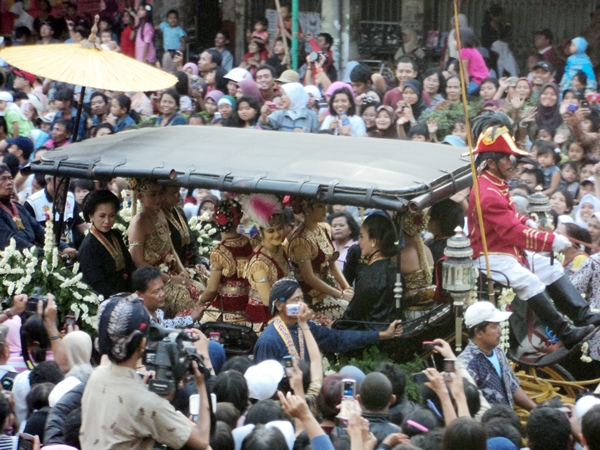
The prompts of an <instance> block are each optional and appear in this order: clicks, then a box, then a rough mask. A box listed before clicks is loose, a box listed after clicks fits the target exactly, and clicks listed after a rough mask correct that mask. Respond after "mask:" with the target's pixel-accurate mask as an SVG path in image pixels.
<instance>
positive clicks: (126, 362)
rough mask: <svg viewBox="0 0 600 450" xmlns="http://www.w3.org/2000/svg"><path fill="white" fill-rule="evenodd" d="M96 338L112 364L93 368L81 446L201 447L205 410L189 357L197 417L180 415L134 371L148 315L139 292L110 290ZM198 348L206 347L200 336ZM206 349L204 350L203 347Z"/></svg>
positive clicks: (205, 437)
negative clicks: (114, 293)
mask: <svg viewBox="0 0 600 450" xmlns="http://www.w3.org/2000/svg"><path fill="white" fill-rule="evenodd" d="M98 315H99V323H98V336H99V337H98V344H99V347H100V352H101V353H102V354H106V355H108V357H109V359H110V360H111V362H112V364H110V365H107V366H101V367H99V368H97V369H96V370H95V371H94V373H93V374H92V376H91V377H90V379H89V381H88V383H87V385H86V389H85V391H84V393H83V399H82V412H81V414H82V416H81V419H82V421H81V422H82V424H81V431H80V434H79V437H80V441H81V448H98V449H101V448H103V449H106V448H111V449H115V450H116V449H131V448H137V449H148V450H150V449H152V448H154V443H155V442H160V443H162V444H165V445H167V446H169V447H171V448H174V449H178V448H182V447H183V446H184V445H187V446H188V447H189V448H193V449H201V450H204V449H206V448H208V446H209V434H210V410H209V402H208V394H207V391H206V385H205V383H204V376H203V375H202V374H201V373H200V371H199V369H198V365H197V364H196V363H195V362H193V363H192V367H193V370H194V380H195V383H196V387H197V388H198V393H199V394H200V408H199V414H198V420H197V423H196V424H194V423H193V422H191V421H190V420H188V419H186V418H185V417H184V416H182V415H181V414H180V413H178V412H177V411H176V410H175V408H174V407H173V406H172V405H171V404H170V403H169V401H168V400H166V399H165V398H162V397H160V396H158V395H157V394H154V393H151V392H148V389H147V386H146V385H145V384H144V382H143V381H142V378H141V377H140V375H138V374H137V373H136V369H137V367H138V362H139V360H140V358H141V357H142V356H143V355H144V352H145V347H146V338H147V333H148V325H149V324H150V316H149V315H148V311H147V310H146V308H144V305H143V304H142V301H141V299H140V298H138V297H137V296H134V295H130V296H127V297H119V296H115V297H113V298H111V299H110V300H107V301H106V302H104V303H103V304H102V305H101V306H100V311H99V314H98ZM190 333H194V334H195V335H196V336H197V337H198V338H199V340H198V341H196V342H195V343H194V346H195V347H196V349H197V351H198V353H206V352H207V349H205V348H204V347H206V346H207V340H206V338H204V339H201V338H203V336H202V334H201V333H200V332H198V331H196V330H191V331H190ZM205 350H206V352H205Z"/></svg>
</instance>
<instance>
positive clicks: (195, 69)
mask: <svg viewBox="0 0 600 450" xmlns="http://www.w3.org/2000/svg"><path fill="white" fill-rule="evenodd" d="M185 69H192V75H198V64H194V63H187V64H186V65H185V66H183V71H184V72H185Z"/></svg>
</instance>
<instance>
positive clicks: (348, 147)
mask: <svg viewBox="0 0 600 450" xmlns="http://www.w3.org/2000/svg"><path fill="white" fill-rule="evenodd" d="M463 151H464V149H461V148H457V147H451V146H448V145H440V144H425V143H414V142H410V141H399V140H387V139H363V138H350V137H337V136H330V135H328V134H325V135H324V134H319V135H315V134H303V133H285V132H270V131H259V130H243V129H231V128H222V127H203V126H186V127H181V126H180V127H165V128H144V129H140V130H132V131H124V132H121V133H118V134H116V135H111V136H104V137H100V138H95V139H88V140H86V141H83V142H79V143H76V144H73V145H69V146H67V147H63V148H61V149H60V150H54V151H49V152H46V153H45V154H44V155H43V157H42V159H41V161H40V162H39V163H36V164H34V165H33V171H34V172H42V173H46V174H54V175H60V176H67V177H73V178H88V179H106V180H108V179H111V178H114V177H140V178H142V177H143V178H151V179H156V180H164V182H165V183H167V184H175V185H184V186H187V187H190V188H195V187H199V188H208V189H219V190H222V191H235V192H241V193H250V192H265V193H274V194H297V195H303V196H309V197H315V196H316V197H319V198H321V199H322V200H323V201H325V202H329V203H341V204H348V205H356V206H365V207H379V208H386V209H394V210H400V209H402V208H403V206H404V205H406V204H407V202H408V201H413V203H412V205H414V206H415V207H425V206H428V205H430V204H432V203H434V202H436V201H438V200H441V199H443V198H447V197H449V196H451V195H452V194H454V193H455V192H456V191H458V190H461V189H463V188H465V187H467V186H469V185H470V184H471V176H470V173H469V167H468V166H467V165H466V162H465V160H464V159H461V158H460V153H461V152H463Z"/></svg>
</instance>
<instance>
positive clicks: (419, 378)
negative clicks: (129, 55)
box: [412, 372, 429, 384]
mask: <svg viewBox="0 0 600 450" xmlns="http://www.w3.org/2000/svg"><path fill="white" fill-rule="evenodd" d="M412 380H413V382H415V383H416V384H423V383H427V382H428V381H429V378H427V375H425V374H424V373H423V372H417V373H413V374H412Z"/></svg>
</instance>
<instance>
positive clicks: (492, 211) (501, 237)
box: [468, 170, 554, 263]
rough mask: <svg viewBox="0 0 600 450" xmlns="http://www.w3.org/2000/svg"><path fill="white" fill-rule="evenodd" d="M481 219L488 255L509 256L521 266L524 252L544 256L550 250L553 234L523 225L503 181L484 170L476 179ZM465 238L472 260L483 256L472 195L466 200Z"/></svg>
mask: <svg viewBox="0 0 600 450" xmlns="http://www.w3.org/2000/svg"><path fill="white" fill-rule="evenodd" d="M477 181H478V183H479V196H480V199H481V210H482V215H483V227H484V230H485V236H486V239H487V246H488V252H489V253H490V254H503V255H511V256H514V257H515V258H517V259H518V260H519V261H521V262H522V263H525V261H526V258H525V254H524V250H532V251H535V252H548V251H551V250H552V242H553V241H554V234H552V233H546V232H544V231H537V230H534V229H533V228H531V227H528V226H527V225H525V222H527V220H528V217H526V216H523V215H521V214H519V213H518V212H517V210H516V209H515V206H514V204H513V201H512V198H511V196H510V194H509V193H508V184H506V181H504V180H502V179H500V178H498V177H496V176H495V175H492V174H491V173H490V172H489V171H487V170H484V171H483V173H482V174H481V175H480V176H479V177H478V178H477ZM468 214H469V216H468V217H469V238H470V239H471V247H472V248H473V257H475V258H477V257H478V256H479V255H481V254H483V244H482V242H481V233H480V231H479V219H478V217H477V209H476V206H475V193H474V192H473V190H471V196H470V197H469V212H468Z"/></svg>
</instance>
